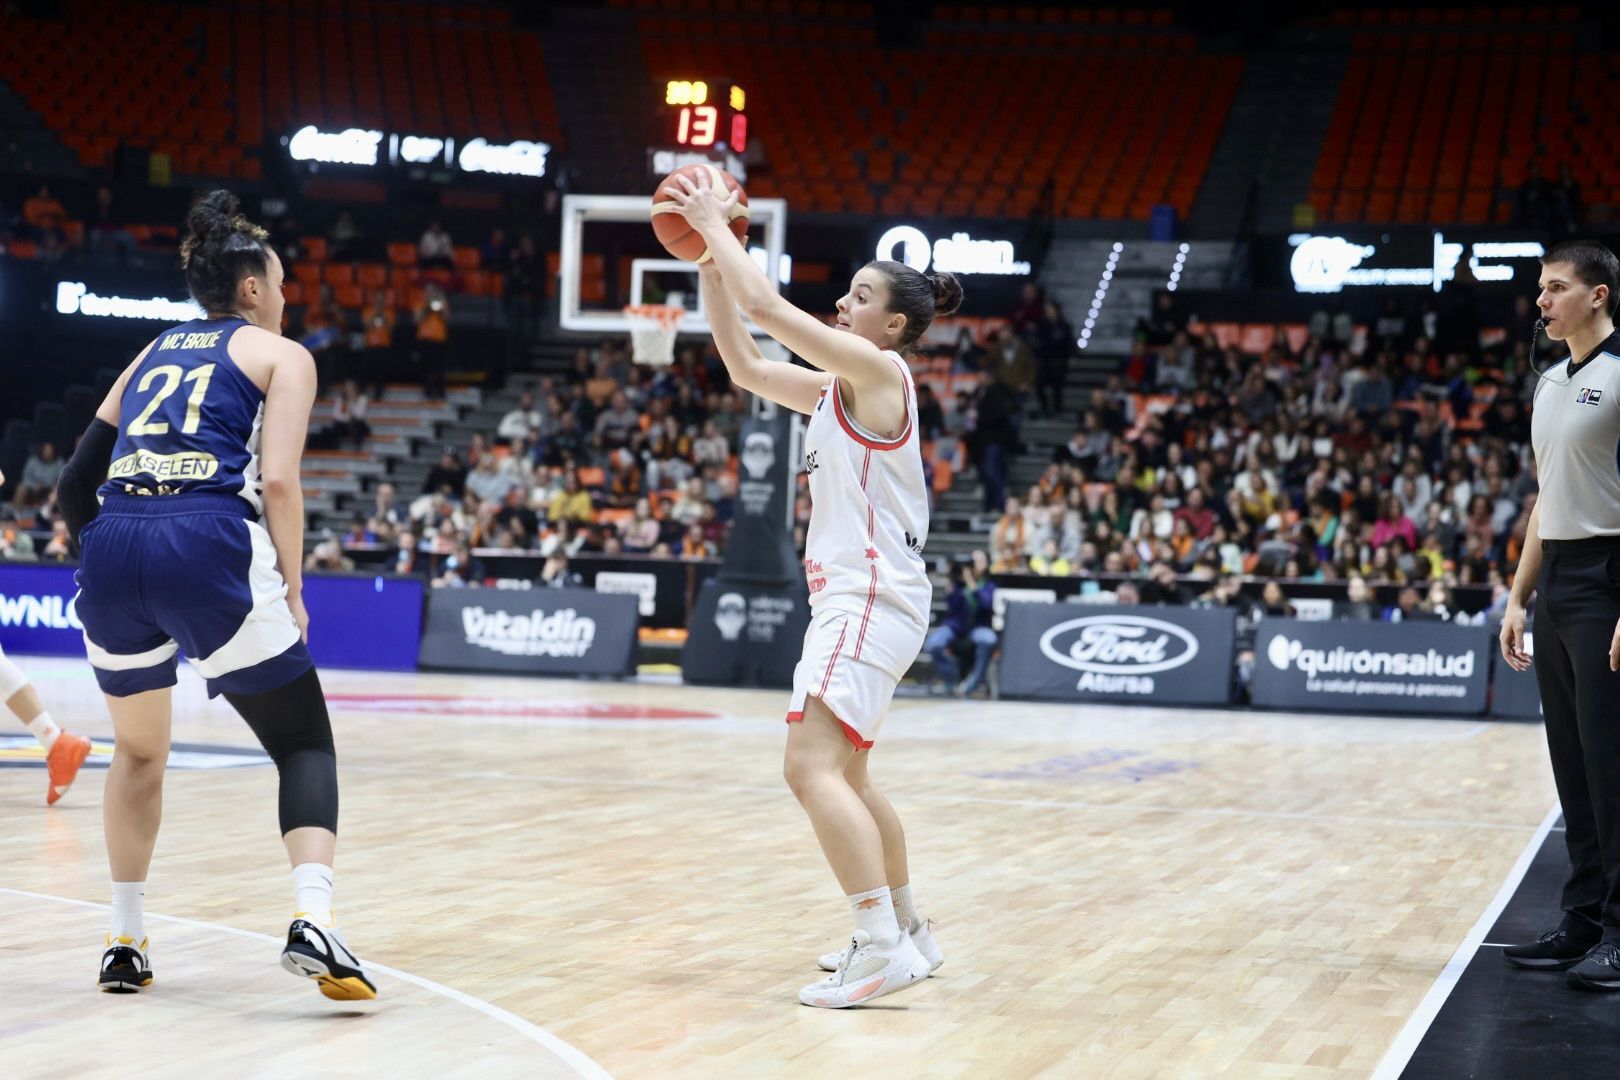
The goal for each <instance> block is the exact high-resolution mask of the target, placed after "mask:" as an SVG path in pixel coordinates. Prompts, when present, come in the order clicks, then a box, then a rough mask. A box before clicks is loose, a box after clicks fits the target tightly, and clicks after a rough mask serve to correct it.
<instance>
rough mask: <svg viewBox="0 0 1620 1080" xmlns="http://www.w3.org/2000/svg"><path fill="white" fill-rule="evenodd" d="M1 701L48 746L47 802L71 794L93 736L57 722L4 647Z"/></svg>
mask: <svg viewBox="0 0 1620 1080" xmlns="http://www.w3.org/2000/svg"><path fill="white" fill-rule="evenodd" d="M5 483H6V474H5V473H4V472H0V487H4V486H5ZM0 704H4V705H5V706H6V708H8V709H10V710H11V712H12V714H13V715H14V716H16V718H17V719H18V720H19V721H21V722H22V726H23V727H25V728H27V729H28V730H29V732H30V733H32V734H33V736H34V738H36V739H38V740H39V744H40V746H42V747H44V748H45V769H46V771H47V772H48V773H49V774H50V779H49V781H47V783H46V785H45V803H46V805H47V806H51V805H55V803H56V800H57V799H60V798H61V797H62V796H63V795H65V794H67V789H68V788H69V787H71V786H72V784H73V781H74V779H75V778H77V777H78V775H79V766H81V765H83V764H84V759H85V758H87V757H89V756H90V740H89V739H87V738H85V737H84V736H83V735H73V734H70V733H68V732H66V731H63V730H62V729H61V728H60V727H58V726H57V724H56V721H55V720H53V719H51V714H50V713H49V712H47V711H46V710H45V703H44V702H42V701H40V700H39V692H38V691H37V690H35V689H34V684H33V683H31V682H29V681H28V676H27V675H25V674H24V673H23V670H22V668H20V667H18V666H17V665H16V664H13V663H12V662H11V661H10V660H8V659H6V652H5V650H4V649H0Z"/></svg>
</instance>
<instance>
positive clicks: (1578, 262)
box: [1541, 240, 1620, 315]
mask: <svg viewBox="0 0 1620 1080" xmlns="http://www.w3.org/2000/svg"><path fill="white" fill-rule="evenodd" d="M1548 263H1569V265H1570V266H1572V267H1574V268H1575V277H1576V278H1577V279H1579V280H1580V282H1581V284H1582V285H1585V286H1587V287H1588V288H1596V287H1597V286H1599V285H1607V286H1608V287H1609V299H1608V301H1607V302H1606V303H1605V304H1604V311H1605V312H1606V313H1607V314H1609V315H1613V314H1614V308H1615V303H1616V302H1617V301H1620V260H1617V259H1616V258H1615V257H1614V252H1612V251H1610V250H1609V249H1608V248H1607V247H1605V246H1604V245H1602V244H1600V243H1598V242H1597V241H1596V240H1565V241H1564V242H1563V243H1562V244H1559V245H1557V246H1556V247H1554V248H1553V249H1552V250H1551V251H1549V252H1547V254H1545V255H1543V256H1542V257H1541V265H1543V266H1546V265H1547V264H1548Z"/></svg>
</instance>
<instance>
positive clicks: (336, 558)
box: [310, 339, 809, 586]
mask: <svg viewBox="0 0 1620 1080" xmlns="http://www.w3.org/2000/svg"><path fill="white" fill-rule="evenodd" d="M344 393H345V395H346V396H348V397H350V398H355V397H362V396H361V395H359V394H358V389H357V388H356V387H355V386H354V385H353V384H350V385H349V386H348V387H346V388H345V391H344ZM341 400H342V399H340V404H341ZM351 415H352V407H351ZM744 416H745V413H744V404H743V401H742V398H741V395H739V394H738V393H737V391H736V390H734V389H733V388H732V386H731V384H730V382H729V380H728V379H727V377H726V374H725V369H724V366H723V365H722V364H721V363H720V361H719V358H718V357H717V356H715V355H713V354H712V353H705V352H703V351H702V350H701V349H699V348H697V347H695V346H688V347H686V348H683V349H681V350H680V352H679V355H678V356H677V358H676V361H675V363H674V364H673V365H671V366H670V367H668V368H653V367H648V366H642V365H636V364H633V363H632V362H631V360H630V356H629V353H628V350H627V349H626V347H625V344H624V343H623V342H621V341H618V340H616V339H608V340H605V341H603V342H602V343H601V344H600V345H599V346H597V347H596V348H581V349H579V350H578V352H577V353H576V355H575V359H574V366H573V367H572V368H571V369H570V370H569V371H568V372H567V373H566V374H564V375H562V376H559V377H547V378H545V379H543V380H541V382H540V385H539V389H538V391H524V392H523V393H522V395H521V397H520V399H519V400H518V402H517V403H516V405H515V407H514V408H513V409H511V410H510V411H509V412H508V413H507V414H506V415H505V416H503V417H502V418H501V420H500V422H499V423H498V425H497V426H496V428H495V430H494V431H492V432H490V433H489V434H488V435H487V436H486V435H483V434H479V435H475V436H474V437H473V439H472V440H471V442H470V444H469V445H468V446H466V447H445V448H444V449H443V452H442V453H441V455H440V457H439V460H438V463H437V464H436V465H435V466H434V467H433V469H432V470H431V471H430V472H429V474H428V476H427V478H426V480H425V481H424V483H423V485H422V489H421V490H420V491H419V492H415V493H406V494H404V495H402V494H401V493H399V492H398V491H397V490H396V489H395V487H394V485H393V484H390V483H384V484H380V485H378V487H377V489H376V492H375V495H374V503H373V505H372V506H371V507H369V508H368V510H367V512H364V513H360V514H357V515H356V516H355V517H354V519H353V521H352V523H351V525H350V527H349V528H348V530H347V531H346V532H345V533H344V535H343V536H341V537H336V538H332V539H333V542H331V543H328V544H326V545H325V546H323V547H321V548H319V549H317V550H316V551H315V552H312V553H311V556H310V566H311V567H312V568H323V569H342V568H344V565H345V560H346V559H348V558H349V556H350V555H351V554H353V553H355V552H358V551H361V550H368V549H369V550H375V549H376V548H378V547H382V548H385V549H387V550H388V551H389V552H390V555H389V561H390V562H391V563H392V564H393V565H394V566H395V567H396V568H397V569H401V570H404V571H407V572H422V573H428V574H429V575H430V576H431V577H433V579H434V581H435V583H436V584H439V585H445V586H455V585H465V584H470V583H475V582H478V581H480V580H482V578H483V577H484V575H483V574H482V572H481V566H480V560H479V559H478V556H477V552H479V551H490V550H495V551H500V552H503V553H509V554H525V553H527V554H533V555H535V556H538V557H544V558H547V559H551V558H552V557H553V556H557V557H559V558H560V559H562V560H564V561H563V562H562V563H560V564H558V565H556V566H553V567H551V568H550V569H551V572H550V573H546V574H542V581H543V583H546V584H551V583H554V582H558V583H560V582H567V581H569V580H570V579H569V578H568V577H567V576H566V575H567V574H568V573H569V572H568V571H567V569H566V559H567V558H568V557H571V556H574V555H577V554H579V553H581V552H587V553H601V554H607V555H616V554H645V555H656V556H661V557H666V558H684V559H704V558H711V557H714V556H716V555H718V554H719V553H720V552H721V550H722V549H723V547H724V544H725V539H726V536H727V533H728V531H729V529H730V525H731V522H732V519H733V516H734V514H735V508H736V497H737V475H736V465H735V449H736V445H737V435H738V432H739V430H740V428H741V425H742V421H743V419H744ZM335 426H336V425H334V427H335ZM347 430H348V431H349V432H350V434H349V435H348V436H345V435H342V434H338V435H337V436H336V437H338V438H343V437H353V436H352V430H353V429H352V428H351V429H347ZM797 514H798V525H797V529H798V532H799V535H798V538H797V539H798V542H799V544H800V546H801V547H802V544H803V529H804V528H805V526H806V525H807V524H808V521H809V502H808V499H807V498H805V497H802V496H801V497H800V498H799V499H798V501H797Z"/></svg>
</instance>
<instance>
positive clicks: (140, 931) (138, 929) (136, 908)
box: [107, 881, 146, 945]
mask: <svg viewBox="0 0 1620 1080" xmlns="http://www.w3.org/2000/svg"><path fill="white" fill-rule="evenodd" d="M145 906H146V882H144V881H115V882H113V883H112V925H111V926H109V927H108V928H107V933H109V934H111V935H112V936H113V937H115V938H121V937H127V938H129V939H130V940H131V941H133V942H134V943H135V944H136V945H139V944H140V943H141V940H142V939H143V938H145V937H146V923H145V920H144V919H142V917H141V916H142V911H143V908H144V907H145Z"/></svg>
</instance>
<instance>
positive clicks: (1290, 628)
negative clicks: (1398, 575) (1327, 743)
mask: <svg viewBox="0 0 1620 1080" xmlns="http://www.w3.org/2000/svg"><path fill="white" fill-rule="evenodd" d="M1492 646H1493V642H1492V639H1491V634H1490V631H1489V630H1488V629H1486V628H1485V627H1483V626H1457V625H1454V624H1452V623H1443V622H1400V623H1386V622H1353V621H1348V620H1337V621H1330V622H1305V621H1302V620H1299V619H1279V618H1266V619H1262V620H1261V622H1260V627H1259V630H1258V632H1257V634H1256V637H1255V643H1254V676H1253V678H1252V680H1251V681H1250V684H1249V697H1250V700H1251V701H1252V702H1253V703H1254V704H1256V705H1261V706H1266V707H1271V708H1284V709H1296V710H1299V711H1302V712H1318V711H1324V710H1326V711H1332V712H1353V713H1426V714H1434V713H1450V714H1456V715H1461V716H1479V715H1481V714H1482V713H1484V711H1485V694H1486V690H1487V687H1488V684H1489V680H1490V674H1491V667H1490V665H1491V655H1490V649H1491V648H1492Z"/></svg>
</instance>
